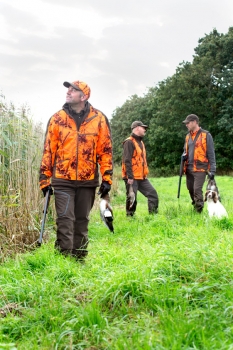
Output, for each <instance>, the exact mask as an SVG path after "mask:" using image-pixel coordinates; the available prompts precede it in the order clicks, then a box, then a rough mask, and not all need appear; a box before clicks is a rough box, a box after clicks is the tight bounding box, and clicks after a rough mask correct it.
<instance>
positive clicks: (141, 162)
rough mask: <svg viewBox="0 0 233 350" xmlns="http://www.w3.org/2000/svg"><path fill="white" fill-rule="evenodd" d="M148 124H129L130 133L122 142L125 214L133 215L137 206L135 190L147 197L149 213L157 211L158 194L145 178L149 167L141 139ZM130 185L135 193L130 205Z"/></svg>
mask: <svg viewBox="0 0 233 350" xmlns="http://www.w3.org/2000/svg"><path fill="white" fill-rule="evenodd" d="M147 128H148V126H147V125H144V124H143V123H142V122H141V121H134V122H133V123H132V125H131V130H132V134H131V135H130V136H129V137H128V138H127V139H126V140H125V141H124V142H123V147H124V149H123V159H122V178H123V180H124V181H125V186H126V215H127V216H133V215H134V213H135V211H136V207H137V191H139V192H141V193H142V194H143V195H144V196H145V197H147V199H148V211H149V214H156V213H158V205H159V199H158V194H157V192H156V190H155V189H154V187H153V186H152V185H151V183H150V181H149V180H148V179H147V175H148V173H149V169H148V166H147V160H146V149H145V146H144V143H143V141H142V139H143V137H144V136H145V133H146V130H147ZM130 185H132V187H133V191H134V193H135V201H134V203H133V205H132V206H130V196H129V190H130Z"/></svg>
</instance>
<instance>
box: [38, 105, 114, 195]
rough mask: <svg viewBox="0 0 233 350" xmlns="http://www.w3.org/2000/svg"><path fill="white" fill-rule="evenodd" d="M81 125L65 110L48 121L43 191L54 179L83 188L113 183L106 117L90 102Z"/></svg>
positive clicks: (41, 180) (41, 181) (109, 134)
mask: <svg viewBox="0 0 233 350" xmlns="http://www.w3.org/2000/svg"><path fill="white" fill-rule="evenodd" d="M87 104H88V109H87V113H86V115H85V116H84V118H83V120H82V122H81V125H78V123H76V122H75V119H74V118H73V117H72V116H71V115H69V110H67V108H64V106H66V105H64V106H63V109H62V110H60V111H59V112H57V113H55V114H54V115H53V116H52V117H51V118H50V120H49V122H48V125H47V130H46V134H45V142H44V150H43V156H42V162H41V167H40V188H41V189H42V188H44V187H46V186H48V185H49V184H50V178H51V177H52V179H64V180H77V182H78V183H79V185H80V186H83V185H84V186H89V187H97V186H98V185H99V171H98V164H99V166H100V173H101V175H102V181H107V182H108V183H109V184H111V183H112V140H111V131H110V126H109V122H108V119H107V117H106V116H105V115H104V114H103V113H102V112H100V111H99V110H97V109H95V108H93V107H92V106H91V105H90V104H89V102H87Z"/></svg>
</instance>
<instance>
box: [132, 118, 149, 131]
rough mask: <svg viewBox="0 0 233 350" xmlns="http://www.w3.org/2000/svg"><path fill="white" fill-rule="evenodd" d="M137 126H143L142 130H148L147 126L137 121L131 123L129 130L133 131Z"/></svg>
mask: <svg viewBox="0 0 233 350" xmlns="http://www.w3.org/2000/svg"><path fill="white" fill-rule="evenodd" d="M137 126H143V128H146V129H147V128H148V125H145V124H143V123H142V122H140V121H139V120H135V122H133V123H132V124H131V129H132V130H133V129H134V128H136V127H137Z"/></svg>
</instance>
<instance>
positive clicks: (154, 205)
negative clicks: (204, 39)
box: [138, 179, 159, 214]
mask: <svg viewBox="0 0 233 350" xmlns="http://www.w3.org/2000/svg"><path fill="white" fill-rule="evenodd" d="M138 190H139V191H140V192H141V193H142V194H143V195H144V196H145V197H146V198H147V200H148V211H149V214H156V213H158V207H159V197H158V193H157V191H156V190H155V188H154V187H153V186H152V184H151V183H150V181H149V180H148V179H144V180H138Z"/></svg>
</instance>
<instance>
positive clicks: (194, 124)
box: [185, 120, 198, 131]
mask: <svg viewBox="0 0 233 350" xmlns="http://www.w3.org/2000/svg"><path fill="white" fill-rule="evenodd" d="M185 125H186V128H187V129H188V131H195V130H196V129H197V126H198V124H197V122H196V120H192V121H191V122H188V123H186V124H185Z"/></svg>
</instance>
